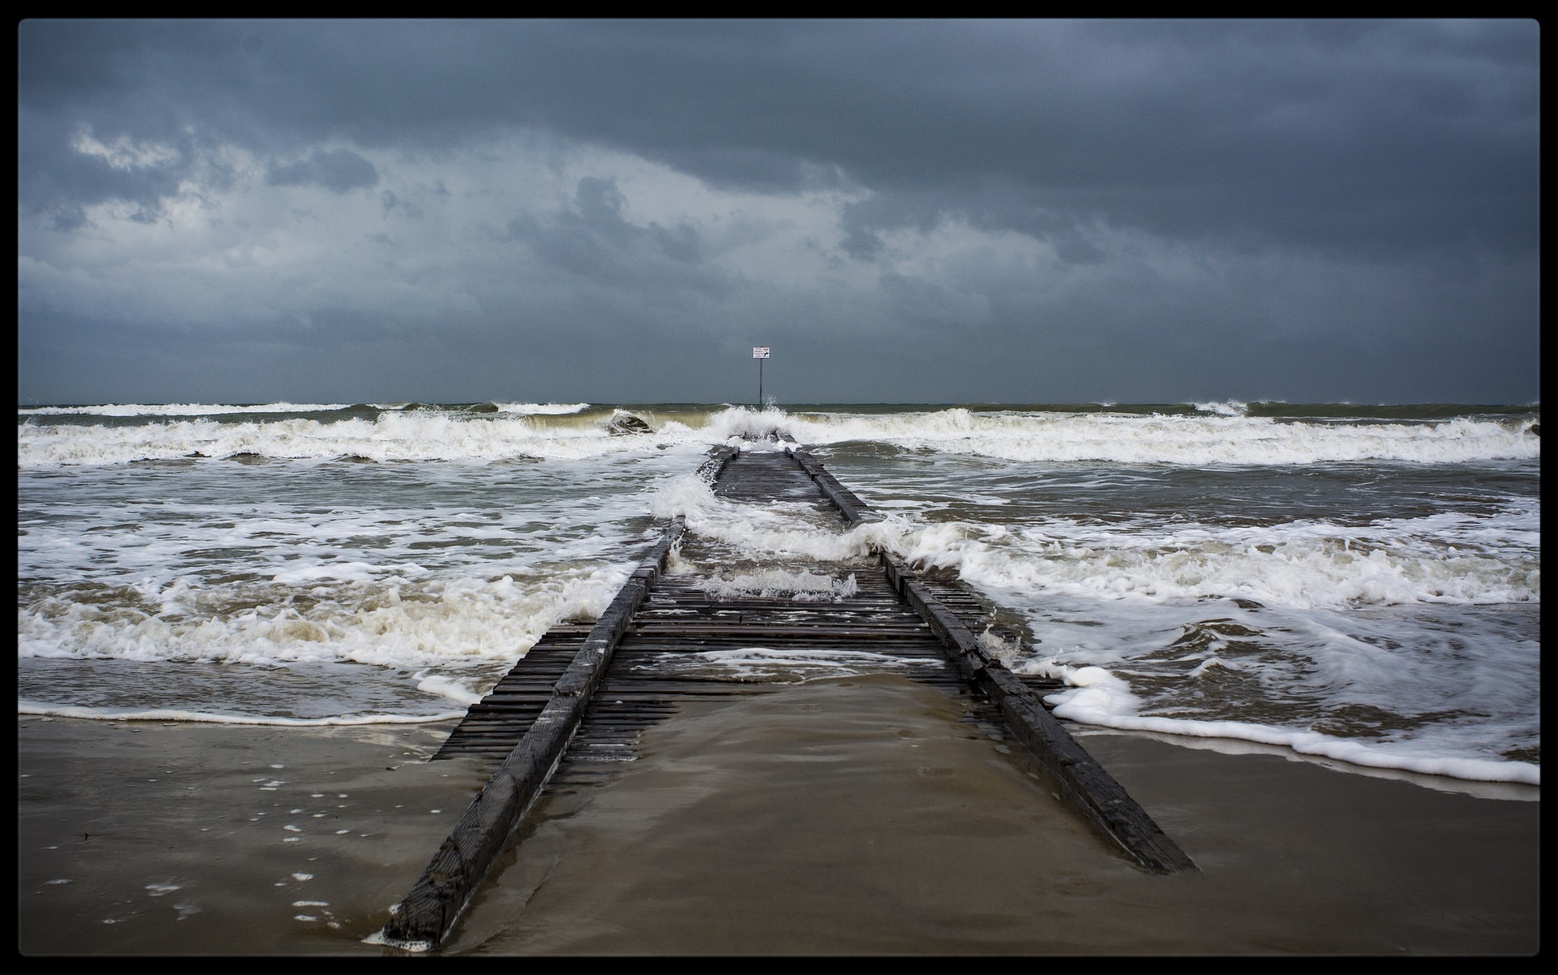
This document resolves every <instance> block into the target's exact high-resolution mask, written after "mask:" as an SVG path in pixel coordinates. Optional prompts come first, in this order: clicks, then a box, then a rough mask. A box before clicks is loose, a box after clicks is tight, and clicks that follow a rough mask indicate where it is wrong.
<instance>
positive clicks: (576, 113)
mask: <svg viewBox="0 0 1558 975" xmlns="http://www.w3.org/2000/svg"><path fill="white" fill-rule="evenodd" d="M1539 32H1540V28H1539V25H1538V24H1537V23H1535V22H1533V21H1520V20H1511V21H1451V22H1437V21H1384V22H1379V21H1354V20H1346V21H1307V20H1306V21H1267V20H1260V21H1206V20H1195V21H1130V20H1124V21H1122V20H1107V21H1054V20H1008V21H964V20H935V21H859V22H853V21H833V20H826V21H805V20H796V21H715V22H703V21H684V20H676V21H611V20H588V21H566V20H565V21H532V20H518V21H466V20H455V21H447V22H440V21H412V22H377V21H356V20H354V21H295V22H289V21H271V20H261V21H243V20H239V21H171V22H158V21H81V20H72V21H46V20H32V21H22V22H21V23H19V25H18V28H17V42H18V43H17V47H18V74H17V81H18V94H17V136H18V146H17V163H18V179H17V243H18V254H17V277H18V281H17V314H18V401H19V403H20V404H23V405H26V404H32V403H101V402H137V403H156V402H206V403H217V402H221V403H247V402H277V401H291V402H311V403H319V402H330V403H338V402H364V401H368V402H390V401H405V400H420V401H424V402H474V401H481V400H496V401H499V402H514V401H520V402H543V401H559V402H581V401H589V402H597V403H656V402H660V403H663V402H709V403H719V402H750V401H752V400H753V399H754V398H755V396H756V385H757V378H758V376H757V363H755V362H754V361H753V359H752V357H751V356H752V347H753V346H755V345H767V346H770V347H771V348H772V350H773V353H772V358H770V359H769V360H767V362H766V363H765V364H764V365H763V387H764V392H765V393H766V394H768V395H769V396H771V397H773V398H774V399H776V400H777V401H778V402H779V403H780V404H781V405H784V404H786V403H794V404H799V403H817V402H832V403H864V402H894V403H950V402H961V403H1032V402H1047V403H1065V402H1129V403H1159V402H1204V401H1224V400H1243V401H1253V400H1266V399H1276V400H1287V401H1290V402H1319V401H1347V402H1355V403H1397V402H1462V403H1529V402H1533V401H1536V400H1538V398H1539V395H1540V393H1539V376H1540V372H1539V368H1538V365H1537V363H1538V360H1539V331H1538V329H1539V302H1540V284H1539V272H1540V257H1541V254H1540V244H1539V236H1540V219H1539V209H1540V177H1539V165H1540V150H1539V139H1540V121H1539V119H1540V99H1539V88H1540V58H1539V40H1540V37H1539Z"/></svg>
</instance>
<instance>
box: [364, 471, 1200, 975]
mask: <svg viewBox="0 0 1558 975" xmlns="http://www.w3.org/2000/svg"><path fill="white" fill-rule="evenodd" d="M699 474H700V476H701V477H703V478H704V479H705V480H706V481H707V482H708V483H709V484H710V485H711V486H712V488H713V490H714V492H715V493H716V494H717V495H719V496H720V497H723V498H727V499H730V500H732V501H737V502H745V503H752V504H766V503H772V502H774V501H790V502H799V503H803V504H804V503H810V504H812V505H814V506H815V507H816V508H817V510H818V511H819V512H824V511H825V512H827V517H828V518H829V519H830V520H832V523H833V524H834V525H836V526H837V525H840V522H841V523H842V525H841V527H843V528H845V529H848V528H852V527H854V526H856V525H859V524H861V523H864V522H869V521H874V520H877V519H879V518H880V515H879V514H878V513H877V512H874V511H872V510H871V509H870V508H869V507H868V506H867V505H866V504H864V503H863V502H862V501H861V500H860V499H859V498H858V497H856V496H855V495H854V493H853V492H851V491H850V490H849V489H848V488H846V487H844V486H843V485H842V484H840V483H839V482H838V481H837V480H836V479H835V478H834V477H833V475H832V474H830V473H829V472H828V471H827V470H826V469H825V468H823V466H822V465H821V464H820V463H818V462H817V460H816V459H815V458H813V457H812V456H811V455H810V454H809V453H807V452H806V451H805V450H804V449H801V448H800V447H799V446H797V445H795V444H794V443H793V441H792V442H789V443H785V442H782V441H777V440H775V441H770V442H766V443H762V444H753V445H752V447H750V448H747V449H738V448H736V447H731V446H723V447H719V448H717V449H716V450H715V451H714V452H713V453H712V455H711V457H710V458H709V460H708V462H707V463H705V464H704V465H703V467H701V468H700V469H699ZM710 545H715V546H717V543H712V542H708V541H705V540H700V539H698V538H697V537H696V535H695V534H693V533H689V532H687V530H686V526H685V524H684V522H683V519H682V518H680V517H678V518H676V519H673V520H672V521H671V522H670V523H669V524H668V525H666V526H665V528H664V530H663V532H662V534H661V537H660V539H659V541H658V542H657V543H656V544H655V545H654V546H653V547H651V548H650V549H649V551H648V552H646V553H644V555H643V556H642V557H641V559H640V561H639V562H638V565H637V567H636V568H635V569H634V570H633V572H632V574H631V576H630V577H629V579H628V581H627V583H626V584H625V585H623V587H622V589H621V590H620V591H619V592H618V594H617V596H616V598H615V599H614V600H613V601H612V603H611V605H610V606H609V607H608V608H607V610H606V612H605V613H604V614H602V616H601V618H600V619H599V620H598V621H597V622H595V623H594V624H563V625H558V626H554V627H553V628H552V629H551V630H549V631H548V632H547V633H546V635H545V636H543V637H542V638H541V640H540V641H538V642H537V643H536V645H535V646H534V647H532V648H531V649H530V650H529V651H528V652H527V653H526V654H525V656H524V657H523V658H521V659H520V661H519V662H518V663H517V664H516V665H515V666H514V668H513V670H512V671H511V672H510V673H509V674H508V675H507V676H506V677H504V678H503V679H502V680H500V681H499V682H498V684H497V685H496V686H495V687H494V688H493V689H492V691H491V693H489V694H488V695H487V696H486V697H485V698H483V699H482V700H481V701H480V702H479V703H477V704H474V705H472V706H471V708H470V710H469V712H468V713H467V715H466V717H465V719H464V720H463V721H461V723H460V724H459V725H458V726H457V727H456V728H455V729H454V731H453V732H452V733H451V735H450V736H449V739H448V741H446V742H445V744H444V746H443V748H442V749H440V751H439V752H438V753H437V754H436V755H435V756H434V758H435V759H437V758H447V757H451V756H454V755H465V756H476V757H477V758H478V759H480V760H485V761H487V762H489V763H490V764H491V766H492V775H491V778H490V779H489V781H488V783H487V785H486V786H485V787H484V788H483V789H482V790H481V791H480V793H478V794H477V796H476V798H475V799H474V800H473V801H472V802H471V804H470V806H469V807H468V808H467V810H466V811H465V814H464V815H463V816H462V817H461V818H460V821H459V822H458V823H457V824H456V826H455V828H454V830H453V831H452V832H451V833H450V835H449V837H448V838H447V839H446V840H445V841H444V842H443V844H442V845H441V846H440V847H439V849H438V851H437V852H436V853H435V854H434V855H433V858H432V860H431V861H430V862H429V864H428V866H427V869H426V870H425V871H424V873H423V875H422V876H421V878H420V879H418V880H417V882H416V883H415V885H414V886H413V887H412V889H411V891H410V893H409V894H407V896H406V897H405V898H403V899H402V900H401V902H400V903H399V904H397V905H395V907H394V908H393V909H392V910H391V913H390V918H389V920H388V922H387V923H386V925H385V926H384V929H383V932H382V936H383V938H384V940H385V942H386V943H388V944H391V945H396V946H400V947H404V948H408V949H415V950H428V949H434V948H437V947H438V946H439V944H440V943H441V942H442V941H443V940H444V939H445V938H446V937H447V936H448V934H449V933H450V931H451V930H452V929H453V927H454V925H455V923H456V921H457V920H458V918H459V915H460V912H461V911H462V910H463V909H464V907H465V905H466V903H467V902H468V901H469V899H470V897H471V895H472V894H473V893H474V892H475V890H476V888H477V886H479V885H480V884H481V882H482V881H483V879H484V878H485V877H486V875H487V873H488V872H489V870H490V869H491V867H492V864H493V862H494V861H495V860H496V859H497V857H498V854H499V853H500V852H501V850H502V849H503V847H504V846H505V844H506V843H507V842H508V839H509V837H510V836H511V835H512V833H513V832H514V830H515V828H516V827H517V826H518V824H519V823H520V821H521V820H522V819H523V817H524V815H525V813H526V812H527V810H528V809H529V808H530V807H531V805H532V804H533V803H534V802H535V801H536V799H537V798H538V797H539V796H540V794H541V792H542V790H543V789H544V788H546V787H547V786H548V784H549V783H551V784H553V785H554V787H555V786H556V785H557V784H559V783H563V782H571V783H575V784H580V783H584V782H587V781H588V780H589V779H590V778H591V776H592V775H599V774H601V773H602V772H609V770H610V769H611V768H612V767H613V766H614V764H615V763H617V762H621V761H631V760H632V759H633V757H634V753H635V749H636V746H637V741H638V737H639V735H640V734H641V733H642V732H643V730H644V729H646V728H648V727H649V726H650V725H652V724H654V723H655V722H657V721H659V720H662V719H664V718H666V717H668V716H670V715H672V714H674V713H675V712H676V711H677V709H678V707H679V705H680V703H682V702H685V701H688V700H691V699H694V698H700V699H708V698H710V697H714V698H719V697H734V696H736V695H741V694H757V693H765V692H767V691H770V690H772V689H773V688H774V687H775V686H776V685H775V684H774V683H771V682H769V683H765V682H755V681H742V680H738V679H736V675H735V674H733V673H732V672H731V671H730V670H729V669H728V668H720V667H718V666H712V665H711V664H710V661H712V660H716V659H718V655H719V654H720V653H721V652H728V651H731V650H738V649H744V648H753V647H760V648H762V649H763V651H764V653H765V655H766V657H767V658H768V659H772V660H777V661H781V662H782V661H785V660H793V661H796V662H797V663H798V664H800V665H804V662H805V661H807V660H825V659H827V658H828V657H829V656H830V655H833V656H838V655H847V656H848V657H849V659H850V660H851V661H852V662H860V661H864V662H865V665H866V666H867V667H869V666H870V661H873V660H874V661H878V662H879V665H880V666H881V667H882V669H883V670H890V671H891V672H893V673H899V674H906V675H908V676H910V677H912V678H914V679H916V680H919V681H923V682H926V683H930V684H934V685H939V686H942V687H944V688H946V689H947V690H948V692H949V693H954V694H972V695H975V696H976V697H977V699H978V700H979V701H981V702H983V706H984V707H985V708H986V710H987V712H988V713H989V714H990V715H992V717H993V718H994V719H995V720H996V721H998V722H1000V723H1003V724H1004V725H1005V727H1006V728H1007V730H1008V731H1009V732H1010V734H1011V735H1012V736H1013V737H1014V738H1015V739H1016V740H1018V741H1019V742H1021V743H1022V745H1023V746H1024V747H1025V748H1026V750H1027V751H1028V752H1029V753H1030V754H1031V755H1032V756H1033V758H1034V759H1036V760H1037V762H1038V764H1039V765H1040V766H1042V768H1043V769H1044V770H1045V771H1046V772H1047V773H1048V775H1049V777H1050V779H1051V781H1052V784H1053V785H1054V787H1055V789H1056V792H1057V794H1059V795H1060V796H1061V797H1062V798H1063V799H1064V800H1065V801H1066V802H1067V803H1068V804H1069V805H1070V806H1071V807H1072V808H1073V809H1075V810H1076V812H1077V813H1078V814H1079V815H1081V816H1082V817H1083V818H1085V819H1086V820H1087V821H1088V822H1089V823H1091V824H1092V825H1093V826H1094V827H1095V828H1096V829H1097V830H1098V831H1099V832H1100V833H1101V834H1102V835H1103V836H1105V837H1107V838H1109V839H1110V840H1112V841H1114V842H1115V843H1117V844H1118V846H1119V849H1120V850H1121V852H1122V853H1123V854H1124V855H1125V856H1127V857H1129V858H1130V859H1131V860H1132V861H1133V862H1135V863H1136V864H1137V865H1139V866H1140V867H1141V868H1142V869H1144V870H1147V871H1150V872H1153V873H1161V874H1168V873H1175V872H1179V871H1186V870H1192V871H1193V870H1195V869H1196V867H1195V864H1194V863H1192V862H1191V860H1190V858H1189V857H1187V856H1186V855H1185V854H1184V852H1183V851H1181V850H1180V849H1179V847H1178V846H1177V845H1175V843H1174V842H1173V841H1172V840H1171V839H1169V837H1168V836H1166V835H1165V834H1164V833H1163V831H1162V830H1161V829H1159V828H1158V826H1157V824H1156V823H1154V822H1153V820H1152V818H1151V817H1150V816H1149V815H1148V814H1147V813H1146V811H1145V810H1143V809H1142V808H1141V806H1140V805H1138V804H1137V803H1136V802H1135V800H1133V799H1132V798H1131V797H1130V796H1129V795H1128V794H1127V793H1126V792H1125V790H1124V789H1123V788H1121V787H1120V785H1119V784H1118V783H1117V782H1115V780H1114V779H1113V778H1112V777H1110V775H1109V774H1108V773H1107V772H1106V771H1104V769H1103V768H1102V767H1101V766H1099V764H1098V763H1097V762H1096V761H1094V760H1093V758H1092V757H1091V756H1090V755H1088V754H1087V752H1086V751H1084V750H1083V749H1082V747H1081V746H1080V745H1078V744H1077V742H1076V741H1075V739H1073V738H1072V737H1071V735H1070V734H1069V733H1068V732H1067V731H1066V730H1065V728H1064V726H1063V725H1062V724H1061V723H1060V722H1059V721H1058V720H1057V719H1056V718H1055V717H1054V716H1053V715H1051V714H1050V713H1049V711H1048V710H1047V709H1046V707H1045V706H1044V703H1043V699H1042V695H1044V694H1046V693H1052V692H1053V691H1055V690H1058V689H1059V687H1060V685H1058V684H1056V683H1054V682H1051V681H1048V680H1046V679H1043V678H1037V677H1025V676H1022V675H1018V674H1015V673H1013V672H1012V671H1010V670H1008V669H1007V668H1006V667H1005V666H1003V665H1002V663H1001V661H1000V660H999V659H998V657H997V656H996V655H995V654H994V653H992V652H991V651H990V650H988V649H986V647H985V646H984V645H982V644H981V642H980V639H979V635H978V634H979V633H981V632H983V631H985V630H986V629H993V630H995V631H997V632H1001V633H1002V635H1003V636H1004V637H1005V638H1006V640H1008V641H1012V642H1017V641H1019V640H1020V637H1019V636H1018V635H1017V634H1015V633H1014V632H1013V631H1011V630H1005V631H1002V630H1001V629H1000V627H999V626H992V621H991V610H990V607H989V606H988V605H987V603H986V602H985V601H984V600H983V599H982V598H981V597H980V596H979V594H978V593H976V592H974V591H973V590H972V589H971V588H970V587H968V586H967V585H965V584H963V583H961V582H959V581H957V580H951V579H944V578H933V577H930V576H928V575H925V574H922V573H917V572H916V571H914V570H913V569H912V568H911V567H909V566H907V565H905V564H904V563H903V562H901V561H900V560H898V559H897V558H895V557H893V556H891V555H889V554H887V553H885V552H883V553H878V554H877V555H876V556H875V557H874V558H861V559H858V560H854V561H846V562H840V563H835V564H830V565H827V566H824V567H817V566H815V565H812V566H810V567H808V568H807V569H806V571H808V572H816V571H818V570H819V568H820V569H823V570H826V571H827V572H830V573H831V574H832V577H833V579H835V580H838V582H839V583H840V585H839V586H838V587H837V589H836V591H835V592H832V593H830V594H829V595H828V597H827V598H821V599H819V598H795V597H789V596H784V595H778V596H764V595H754V594H750V593H746V594H740V595H728V594H725V595H721V594H719V592H718V587H717V586H714V585H711V580H710V579H708V578H705V577H703V576H700V575H697V574H692V573H667V572H666V566H667V562H668V559H669V558H670V556H671V553H672V552H673V549H676V550H678V551H689V550H696V549H698V547H699V546H704V547H708V546H710ZM678 547H680V548H678ZM704 554H705V555H707V556H708V557H709V558H710V559H711V560H712V561H715V562H718V561H719V553H718V552H717V551H707V552H705V553H704ZM855 669H856V670H857V671H858V670H859V669H860V667H859V666H856V667H855Z"/></svg>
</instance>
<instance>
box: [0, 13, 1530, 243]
mask: <svg viewBox="0 0 1558 975" xmlns="http://www.w3.org/2000/svg"><path fill="white" fill-rule="evenodd" d="M24 38H25V40H26V41H27V43H26V44H24V45H23V47H22V58H21V70H20V79H21V90H22V98H21V104H22V105H23V106H24V108H31V109H34V110H42V109H44V108H45V107H46V106H48V105H56V106H58V105H65V104H68V105H71V106H75V107H79V108H82V109H85V110H86V112H87V113H88V118H87V121H88V122H89V123H91V124H94V125H95V126H106V125H113V124H115V123H119V124H122V125H124V126H125V128H126V129H127V130H128V131H129V132H130V133H131V134H132V135H134V136H136V137H141V138H165V137H171V136H173V135H174V134H176V131H177V129H178V126H179V125H180V124H182V123H184V122H185V121H187V120H189V119H191V118H198V119H200V120H201V121H202V123H203V124H205V125H210V126H214V127H215V128H216V129H217V130H219V131H221V132H222V133H223V134H224V135H225V136H226V137H229V138H234V139H237V140H239V141H240V142H242V143H244V144H248V145H251V146H253V147H255V148H257V149H260V150H268V151H278V152H279V151H284V150H285V149H287V148H289V147H291V146H292V145H296V144H298V143H299V142H303V143H307V142H309V141H313V140H322V139H330V138H349V139H352V140H355V141H357V142H358V143H359V144H361V145H364V146H382V145H408V144H410V145H432V146H448V145H449V144H451V142H452V141H458V140H459V139H462V138H470V137H471V136H472V135H473V133H477V132H480V131H481V130H482V129H484V128H491V127H495V126H518V125H540V126H545V127H547V128H549V129H551V130H554V131H556V132H559V133H562V134H565V135H568V136H571V137H578V138H585V139H589V140H594V141H598V142H600V143H602V144H606V145H611V146H615V147H619V148H622V149H625V150H628V151H633V152H638V153H642V154H645V155H646V156H648V157H650V158H657V159H661V160H664V161H667V162H670V163H672V164H674V165H676V166H678V167H679V168H682V169H684V170H685V171H688V172H691V173H694V174H696V175H699V176H701V177H704V178H706V179H709V180H710V181H712V182H715V183H717V184H721V185H736V186H743V187H748V188H752V189H758V190H765V191H767V190H772V189H774V188H776V187H784V188H789V189H798V188H800V187H801V186H803V185H806V184H807V183H808V181H811V182H813V183H814V182H815V181H816V180H817V179H818V177H819V174H829V173H832V172H834V170H833V168H832V167H838V169H840V170H842V171H843V173H845V174H847V176H848V177H849V178H850V179H853V180H856V181H858V182H859V183H861V184H863V185H866V186H869V187H871V188H872V189H874V190H876V191H879V192H882V193H889V194H894V193H904V194H912V193H916V192H923V191H926V190H933V191H934V192H936V193H937V194H939V195H940V197H941V206H942V207H943V208H945V209H947V210H950V211H960V210H962V209H963V208H964V206H965V198H966V196H967V195H968V194H974V193H976V191H978V192H979V193H982V194H983V200H982V201H980V200H978V199H975V200H974V201H973V205H974V209H976V211H977V216H978V217H979V218H980V219H981V220H983V221H987V222H995V223H1002V224H1004V225H1010V226H1014V227H1019V228H1020V227H1024V226H1025V225H1028V224H1031V223H1032V222H1033V221H1035V220H1043V219H1048V220H1051V221H1054V220H1056V219H1057V218H1056V217H1055V216H1054V215H1055V214H1064V215H1065V219H1068V220H1082V219H1090V218H1094V217H1100V218H1104V219H1108V220H1111V221H1116V222H1120V223H1123V224H1128V225H1139V226H1143V227H1146V228H1149V229H1151V230H1153V231H1156V232H1161V233H1169V234H1175V235H1183V234H1189V235H1197V236H1200V235H1230V236H1234V237H1240V238H1246V239H1248V240H1250V241H1251V242H1252V243H1256V244H1261V243H1270V242H1273V241H1282V240H1287V239H1293V240H1298V241H1302V242H1308V243H1311V244H1313V245H1315V246H1324V245H1336V244H1340V245H1344V246H1351V247H1359V248H1363V249H1370V248H1383V249H1387V250H1388V249H1394V248H1409V249H1410V248H1419V247H1424V246H1433V245H1435V244H1439V245H1448V244H1452V243H1459V242H1461V241H1463V240H1467V239H1472V238H1474V239H1476V240H1478V241H1482V242H1485V243H1487V244H1489V245H1492V246H1501V247H1506V248H1527V247H1530V246H1533V245H1534V242H1535V239H1536V235H1537V222H1536V217H1535V214H1534V212H1533V211H1532V208H1529V207H1524V206H1522V204H1521V201H1522V200H1527V199H1529V198H1530V196H1531V194H1532V193H1534V192H1535V189H1536V186H1537V179H1538V168H1537V160H1536V159H1535V158H1533V156H1532V154H1531V153H1530V151H1529V147H1530V145H1531V142H1532V140H1534V139H1535V138H1536V134H1537V131H1538V129H1537V125H1538V109H1539V103H1538V101H1537V95H1536V91H1537V85H1536V84H1535V82H1536V79H1537V75H1538V70H1539V65H1538V62H1537V58H1536V46H1535V43H1534V41H1535V27H1534V25H1532V24H1524V23H1520V22H1510V23H1472V24H1466V23H1450V24H1444V23H1435V22H1385V23H1369V22H1365V23H1354V22H1346V21H1343V22H1320V23H1313V22H1280V21H1279V22H1270V21H1257V22H1250V23H1242V22H1218V21H1190V22H1173V21H1171V22H1132V21H1123V22H1121V21H1102V22H1080V23H1074V22H1053V21H1015V22H1013V21H1006V22H998V23H986V22H962V21H930V22H891V21H889V22H874V21H873V22H848V21H845V22H822V23H818V22H806V21H800V22H789V21H760V22H747V21H737V22H712V23H704V22H683V21H671V22H647V23H633V22H613V21H606V22H597V21H585V22H530V21H520V22H497V23H463V22H455V23H435V24H423V23H415V22H414V23H410V24H405V23H402V24H393V23H390V24H385V23H375V22H347V23H329V22H325V23H315V22H302V23H285V22H281V23H273V22H254V23H245V22H236V23H216V24H203V23H185V22H173V23H130V24H116V25H105V24H100V25H93V24H86V25H76V24H65V25H58V24H26V25H24ZM87 52H101V54H102V56H100V57H93V56H89V55H88V53H87ZM881 213H882V215H883V216H885V215H886V210H885V209H884V210H882V211H881ZM884 225H888V226H891V225H893V224H892V222H891V220H890V219H889V220H888V221H887V222H886V223H885V224H884ZM862 232H863V230H862ZM1452 235H1453V236H1452ZM1457 237H1458V238H1460V240H1457V239H1456V238H1457ZM862 239H863V238H862Z"/></svg>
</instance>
